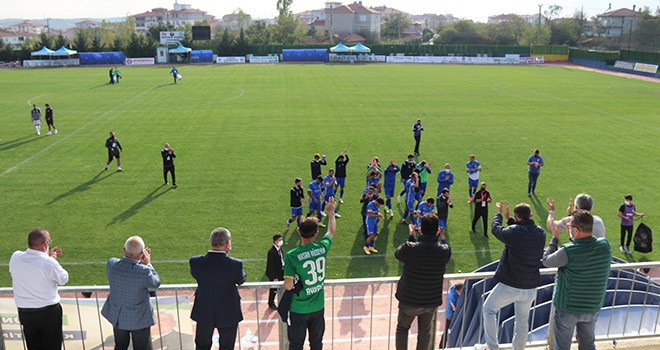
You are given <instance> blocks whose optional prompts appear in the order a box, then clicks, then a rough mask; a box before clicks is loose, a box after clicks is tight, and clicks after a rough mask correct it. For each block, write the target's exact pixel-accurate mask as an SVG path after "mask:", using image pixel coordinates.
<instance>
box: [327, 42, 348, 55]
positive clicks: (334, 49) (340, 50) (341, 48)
mask: <svg viewBox="0 0 660 350" xmlns="http://www.w3.org/2000/svg"><path fill="white" fill-rule="evenodd" d="M330 52H334V53H349V52H351V49H349V48H348V47H346V45H344V44H342V43H341V42H340V43H339V44H337V46H333V47H331V48H330Z"/></svg>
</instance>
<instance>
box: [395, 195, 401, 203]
mask: <svg viewBox="0 0 660 350" xmlns="http://www.w3.org/2000/svg"><path fill="white" fill-rule="evenodd" d="M396 202H397V203H401V195H399V196H397V197H396Z"/></svg>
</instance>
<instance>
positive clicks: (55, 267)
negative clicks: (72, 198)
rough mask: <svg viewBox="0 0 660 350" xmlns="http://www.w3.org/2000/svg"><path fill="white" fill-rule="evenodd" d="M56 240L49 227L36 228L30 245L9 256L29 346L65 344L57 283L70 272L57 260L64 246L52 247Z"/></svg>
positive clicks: (57, 349) (64, 280)
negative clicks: (63, 342) (63, 341)
mask: <svg viewBox="0 0 660 350" xmlns="http://www.w3.org/2000/svg"><path fill="white" fill-rule="evenodd" d="M52 242H53V241H52V240H51V238H50V232H48V230H46V229H43V228H36V229H33V230H32V231H30V233H29V234H28V249H27V250H25V251H20V250H19V251H16V252H14V254H12V256H11V259H10V260H9V273H10V274H11V278H12V286H13V288H14V301H15V302H16V307H17V308H18V318H19V320H20V322H21V325H22V326H23V334H24V337H25V342H26V343H27V348H28V349H47V350H51V349H52V350H59V349H61V348H62V306H60V296H59V294H58V293H57V286H58V285H63V284H66V283H67V282H68V281H69V273H68V272H67V271H66V270H64V269H63V268H62V266H60V264H59V263H58V262H57V260H56V259H57V258H58V257H59V256H60V255H61V254H62V248H59V247H55V248H52V249H50V244H51V243H52ZM37 276H39V277H42V278H36V277H37Z"/></svg>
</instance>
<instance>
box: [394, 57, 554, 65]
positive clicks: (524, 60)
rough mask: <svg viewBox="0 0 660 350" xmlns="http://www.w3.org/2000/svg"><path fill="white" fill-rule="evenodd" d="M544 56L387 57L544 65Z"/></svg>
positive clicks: (413, 61)
mask: <svg viewBox="0 0 660 350" xmlns="http://www.w3.org/2000/svg"><path fill="white" fill-rule="evenodd" d="M543 62H544V59H543V56H540V57H520V56H518V55H511V56H508V57H472V56H387V63H409V64H424V63H426V64H429V63H431V64H537V63H543Z"/></svg>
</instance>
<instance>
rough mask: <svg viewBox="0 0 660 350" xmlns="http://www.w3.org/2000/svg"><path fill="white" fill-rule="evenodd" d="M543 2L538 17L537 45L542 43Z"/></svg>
mask: <svg viewBox="0 0 660 350" xmlns="http://www.w3.org/2000/svg"><path fill="white" fill-rule="evenodd" d="M542 7H543V4H539V18H538V21H537V22H538V29H537V30H536V45H541V8H542Z"/></svg>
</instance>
